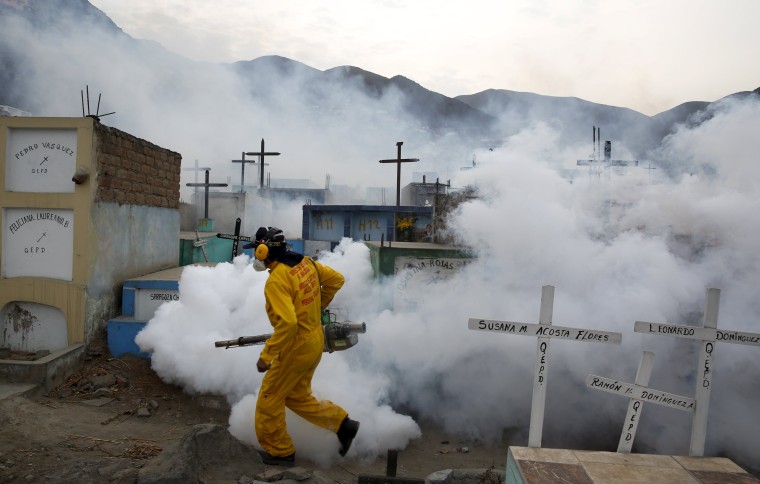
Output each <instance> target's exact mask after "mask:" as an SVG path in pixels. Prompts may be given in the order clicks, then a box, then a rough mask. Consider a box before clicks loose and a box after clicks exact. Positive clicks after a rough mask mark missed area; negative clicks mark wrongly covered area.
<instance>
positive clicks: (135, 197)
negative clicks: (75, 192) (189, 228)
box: [94, 121, 182, 209]
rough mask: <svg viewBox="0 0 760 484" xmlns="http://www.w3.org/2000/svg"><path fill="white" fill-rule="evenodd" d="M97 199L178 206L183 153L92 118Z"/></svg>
mask: <svg viewBox="0 0 760 484" xmlns="http://www.w3.org/2000/svg"><path fill="white" fill-rule="evenodd" d="M94 125H95V133H96V138H97V144H96V148H95V149H96V166H97V168H96V171H97V174H96V176H97V192H96V193H95V201H96V202H116V203H118V204H119V205H122V204H128V205H147V206H151V207H166V208H176V209H179V187H180V180H179V177H180V171H181V162H182V155H180V154H179V153H177V152H174V151H171V150H167V149H165V148H161V147H160V146H156V145H154V144H152V143H149V142H148V141H145V140H143V139H140V138H137V137H135V136H132V135H130V134H128V133H125V132H123V131H119V130H118V129H115V128H111V127H109V126H104V125H102V124H100V123H99V122H97V121H95V123H94Z"/></svg>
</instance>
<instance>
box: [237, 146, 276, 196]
mask: <svg viewBox="0 0 760 484" xmlns="http://www.w3.org/2000/svg"><path fill="white" fill-rule="evenodd" d="M250 154H251V153H246V152H245V151H244V152H242V153H241V155H240V158H241V159H239V160H232V162H233V163H242V164H243V166H241V167H240V193H243V192H244V191H245V164H246V163H251V164H253V165H255V164H256V160H246V159H245V155H250ZM264 164H265V165H268V164H269V163H264Z"/></svg>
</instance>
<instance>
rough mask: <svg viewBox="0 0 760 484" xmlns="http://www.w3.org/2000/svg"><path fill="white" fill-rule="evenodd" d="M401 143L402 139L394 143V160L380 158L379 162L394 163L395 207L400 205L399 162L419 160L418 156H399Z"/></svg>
mask: <svg viewBox="0 0 760 484" xmlns="http://www.w3.org/2000/svg"><path fill="white" fill-rule="evenodd" d="M403 144H404V142H403V141H398V142H397V143H396V148H397V155H396V159H395V160H380V163H396V207H398V206H399V205H401V163H413V162H415V161H420V159H419V158H401V145H403Z"/></svg>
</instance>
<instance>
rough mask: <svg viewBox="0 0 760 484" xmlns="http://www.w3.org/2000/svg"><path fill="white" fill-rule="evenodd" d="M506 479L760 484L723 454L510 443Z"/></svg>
mask: <svg viewBox="0 0 760 484" xmlns="http://www.w3.org/2000/svg"><path fill="white" fill-rule="evenodd" d="M506 474H507V479H506V483H507V484H536V483H549V482H552V483H554V482H564V483H568V484H613V483H614V484H620V483H624V484H625V483H627V484H639V483H640V484H648V483H651V482H667V483H681V484H713V483H714V484H718V483H721V484H724V483H741V484H750V483H751V484H760V479H757V478H755V477H754V476H752V475H751V474H749V473H748V472H746V471H745V470H744V469H742V468H741V467H740V466H738V465H736V464H735V463H734V462H732V461H731V460H730V459H727V458H725V457H687V456H670V455H650V454H624V453H616V452H593V451H581V450H566V449H539V448H528V447H510V448H509V450H508V453H507V473H506Z"/></svg>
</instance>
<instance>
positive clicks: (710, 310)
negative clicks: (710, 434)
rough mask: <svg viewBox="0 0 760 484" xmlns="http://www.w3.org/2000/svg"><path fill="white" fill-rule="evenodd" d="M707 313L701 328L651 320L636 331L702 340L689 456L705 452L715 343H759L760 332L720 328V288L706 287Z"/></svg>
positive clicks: (638, 322) (753, 344)
mask: <svg viewBox="0 0 760 484" xmlns="http://www.w3.org/2000/svg"><path fill="white" fill-rule="evenodd" d="M706 292H707V295H706V301H705V313H704V318H703V323H702V327H701V328H700V327H695V326H677V325H673V324H662V323H649V322H646V321H636V324H635V325H634V328H633V330H634V331H635V332H637V333H653V334H659V335H668V336H679V337H681V338H690V339H696V340H700V341H702V348H701V350H700V353H699V366H697V388H696V392H695V399H696V402H697V408H696V410H695V411H694V417H693V418H692V423H691V442H690V444H689V455H691V456H696V457H701V456H702V455H703V454H704V452H705V439H706V437H707V411H708V409H709V407H710V388H711V386H712V374H713V355H714V347H715V343H716V342H723V343H737V344H743V345H752V346H760V334H758V333H742V332H739V331H723V330H720V329H718V308H719V306H720V289H715V288H709V289H707V291H706Z"/></svg>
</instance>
